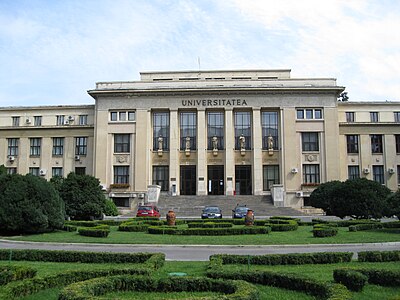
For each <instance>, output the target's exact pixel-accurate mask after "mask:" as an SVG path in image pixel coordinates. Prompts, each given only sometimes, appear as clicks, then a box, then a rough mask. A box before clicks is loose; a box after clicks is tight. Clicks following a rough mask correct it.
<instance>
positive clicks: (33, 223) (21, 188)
mask: <svg viewBox="0 0 400 300" xmlns="http://www.w3.org/2000/svg"><path fill="white" fill-rule="evenodd" d="M64 219H65V209H64V202H63V201H62V200H61V199H60V197H59V196H58V194H57V191H56V190H55V189H54V187H53V185H51V184H50V183H49V182H47V181H46V180H45V179H43V178H40V177H38V176H33V175H29V174H28V175H24V176H23V175H19V174H13V175H3V176H0V230H1V231H2V232H3V233H7V234H19V233H41V232H47V231H53V230H55V229H62V228H63V226H64Z"/></svg>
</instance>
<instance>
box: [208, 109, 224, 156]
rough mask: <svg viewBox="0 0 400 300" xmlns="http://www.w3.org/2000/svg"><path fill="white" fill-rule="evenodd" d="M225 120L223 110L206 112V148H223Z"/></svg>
mask: <svg viewBox="0 0 400 300" xmlns="http://www.w3.org/2000/svg"><path fill="white" fill-rule="evenodd" d="M224 131H225V121H224V113H223V112H208V113H207V149H208V150H213V149H214V148H217V149H218V150H223V149H224V136H225V134H224Z"/></svg>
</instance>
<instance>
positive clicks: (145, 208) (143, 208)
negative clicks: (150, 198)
mask: <svg viewBox="0 0 400 300" xmlns="http://www.w3.org/2000/svg"><path fill="white" fill-rule="evenodd" d="M136 217H156V218H159V217H160V211H159V210H158V208H157V206H155V205H153V204H148V205H140V206H139V207H138V210H137V213H136Z"/></svg>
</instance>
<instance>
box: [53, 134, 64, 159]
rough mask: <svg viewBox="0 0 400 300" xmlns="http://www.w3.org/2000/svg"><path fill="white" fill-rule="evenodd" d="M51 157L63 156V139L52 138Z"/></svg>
mask: <svg viewBox="0 0 400 300" xmlns="http://www.w3.org/2000/svg"><path fill="white" fill-rule="evenodd" d="M52 154H53V155H63V154H64V138H63V137H54V138H53V151H52Z"/></svg>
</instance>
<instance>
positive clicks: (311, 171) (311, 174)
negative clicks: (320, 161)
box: [303, 165, 320, 184]
mask: <svg viewBox="0 0 400 300" xmlns="http://www.w3.org/2000/svg"><path fill="white" fill-rule="evenodd" d="M303 180H304V183H305V184H310V183H311V184H319V183H320V179H319V165H303Z"/></svg>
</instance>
